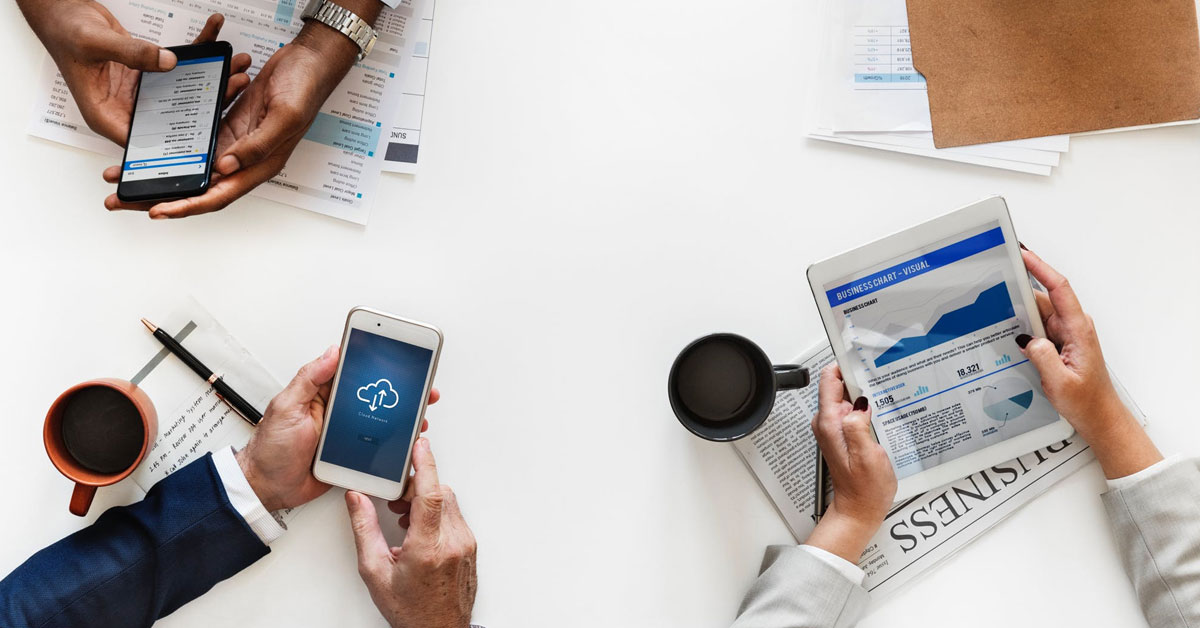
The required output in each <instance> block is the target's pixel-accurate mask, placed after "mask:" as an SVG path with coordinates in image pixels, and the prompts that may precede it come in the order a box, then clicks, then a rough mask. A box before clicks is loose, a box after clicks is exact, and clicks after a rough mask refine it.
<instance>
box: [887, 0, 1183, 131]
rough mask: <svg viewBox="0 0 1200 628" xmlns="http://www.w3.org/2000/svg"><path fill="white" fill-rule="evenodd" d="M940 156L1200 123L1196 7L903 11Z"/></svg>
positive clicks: (1029, 4)
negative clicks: (947, 151) (955, 149)
mask: <svg viewBox="0 0 1200 628" xmlns="http://www.w3.org/2000/svg"><path fill="white" fill-rule="evenodd" d="M908 25H909V28H910V29H911V35H912V53H913V65H914V66H915V67H916V69H917V70H918V71H919V72H920V73H921V74H923V75H925V79H926V82H927V85H928V93H929V113H930V117H931V119H932V122H933V141H934V145H935V146H937V147H938V148H946V147H949V146H963V145H966V144H981V143H984V142H999V141H1002V140H1015V139H1021V138H1027V137H1041V136H1045V135H1059V134H1063V133H1076V132H1081V131H1094V130H1098V129H1112V128H1119V127H1127V126H1137V125H1142V124H1156V123H1161V122H1176V121H1180V120H1193V119H1196V118H1200V35H1198V34H1197V30H1196V4H1195V0H908Z"/></svg>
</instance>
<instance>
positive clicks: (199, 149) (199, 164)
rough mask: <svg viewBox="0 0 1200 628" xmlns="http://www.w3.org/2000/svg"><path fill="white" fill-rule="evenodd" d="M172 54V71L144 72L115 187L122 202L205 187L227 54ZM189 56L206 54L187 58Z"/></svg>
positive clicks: (215, 47)
mask: <svg viewBox="0 0 1200 628" xmlns="http://www.w3.org/2000/svg"><path fill="white" fill-rule="evenodd" d="M200 47H203V49H201V50H195V48H200ZM224 47H225V48H228V44H224ZM189 49H192V50H189ZM172 50H175V51H177V55H178V57H179V61H178V64H177V65H176V66H175V68H174V69H172V70H170V71H168V72H143V73H142V77H141V83H140V86H139V88H138V95H137V102H136V104H135V105H134V114H133V120H132V121H131V123H130V129H129V140H128V142H127V143H126V148H125V160H124V163H123V164H122V169H121V184H120V186H118V189H117V194H118V196H119V197H121V198H122V200H153V199H158V198H173V197H181V196H189V195H192V194H198V193H201V192H203V190H204V189H206V188H207V185H208V180H209V174H210V168H211V166H212V164H211V163H210V160H211V159H212V152H213V148H214V146H215V142H214V141H213V139H214V135H215V133H216V125H217V121H218V120H219V117H218V113H219V107H220V104H221V100H222V97H223V92H224V91H225V84H226V81H227V76H225V75H226V73H227V72H228V67H229V66H228V64H229V55H228V53H225V54H221V53H222V52H223V51H222V50H221V48H220V47H219V44H201V45H200V46H188V47H182V48H173V49H172ZM187 52H192V53H193V54H199V55H207V56H196V57H195V58H188V57H189V56H190V55H188V54H186V53H187Z"/></svg>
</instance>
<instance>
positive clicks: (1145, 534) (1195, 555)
mask: <svg viewBox="0 0 1200 628" xmlns="http://www.w3.org/2000/svg"><path fill="white" fill-rule="evenodd" d="M1103 500H1104V508H1105V510H1107V511H1108V518H1109V520H1110V521H1111V522H1112V527H1113V534H1114V535H1115V536H1116V538H1117V546H1118V547H1119V549H1120V552H1121V562H1122V564H1124V565H1125V573H1126V574H1128V575H1129V580H1130V582H1132V583H1133V588H1134V589H1135V590H1136V591H1137V596H1138V600H1139V601H1140V603H1141V605H1142V613H1143V614H1144V615H1145V616H1146V621H1147V622H1149V624H1150V625H1151V626H1153V627H1154V628H1162V627H1164V626H1169V627H1172V628H1174V627H1176V626H1178V627H1181V628H1183V627H1191V628H1195V627H1197V626H1200V468H1198V467H1197V461H1195V460H1182V461H1180V462H1177V463H1175V464H1172V465H1171V466H1169V467H1167V468H1165V469H1163V470H1162V471H1159V472H1158V473H1156V474H1154V475H1151V476H1150V477H1147V478H1145V479H1143V480H1141V481H1139V482H1137V483H1136V484H1134V485H1132V486H1128V487H1125V488H1121V489H1117V490H1113V491H1109V492H1107V493H1105V494H1104V495H1103Z"/></svg>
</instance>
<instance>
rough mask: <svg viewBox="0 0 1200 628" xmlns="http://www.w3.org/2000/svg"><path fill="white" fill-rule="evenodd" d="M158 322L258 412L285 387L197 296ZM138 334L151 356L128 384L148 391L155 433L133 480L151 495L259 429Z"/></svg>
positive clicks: (148, 338)
mask: <svg viewBox="0 0 1200 628" xmlns="http://www.w3.org/2000/svg"><path fill="white" fill-rule="evenodd" d="M155 323H156V324H158V325H161V326H162V328H163V329H164V330H168V332H169V333H171V334H172V335H173V336H174V338H175V339H176V340H178V341H179V342H180V344H182V345H183V346H184V347H186V348H187V350H188V351H191V352H192V354H193V355H195V356H196V357H197V358H199V360H200V361H201V362H203V363H204V364H205V365H206V366H208V367H209V368H210V369H212V370H213V372H214V373H218V374H221V375H223V376H224V377H225V381H226V382H227V383H228V384H229V385H230V386H231V387H233V389H234V390H236V391H237V392H238V394H240V395H242V397H243V398H244V399H246V401H248V402H249V403H250V404H251V405H252V406H254V407H255V408H256V409H258V411H259V412H262V411H264V410H266V407H267V404H268V403H269V402H270V401H271V398H272V397H274V396H275V395H276V394H277V393H278V392H279V391H280V390H282V389H283V387H282V386H281V385H280V384H279V382H277V381H275V378H274V377H272V376H271V374H270V373H268V372H267V370H266V369H265V368H263V366H262V364H260V363H259V362H258V361H257V360H255V359H254V356H252V355H250V353H249V352H248V351H246V349H245V348H244V347H242V345H241V344H239V343H238V341H237V340H236V339H235V338H234V337H233V336H232V335H230V334H229V332H228V331H226V330H225V328H224V327H222V326H221V324H220V323H218V322H217V321H216V320H215V319H213V317H212V315H210V314H209V313H208V312H207V311H206V310H205V309H204V308H203V307H202V306H201V305H200V304H199V303H197V302H196V301H195V300H194V299H189V300H188V302H187V303H185V304H183V306H182V307H180V308H179V309H178V310H176V311H175V312H173V313H171V314H170V315H169V316H167V317H166V318H165V319H163V320H161V321H158V320H156V321H155ZM138 327H139V328H141V325H138ZM140 331H142V332H143V333H142V334H140V337H141V338H142V340H141V343H142V344H144V345H145V347H146V355H147V358H148V359H146V360H144V361H142V362H140V363H138V364H137V365H136V366H135V367H134V368H136V369H137V370H136V372H135V373H134V374H133V375H132V376H131V377H130V381H132V382H133V383H134V384H136V385H138V386H140V387H141V388H142V390H144V391H146V394H147V395H149V396H150V400H151V402H153V403H154V408H155V410H156V411H157V412H158V435H157V436H156V437H155V439H154V444H153V445H151V448H150V451H149V452H147V453H146V458H145V459H144V460H143V461H142V463H141V464H140V465H139V466H138V468H137V469H136V470H135V471H134V472H133V474H132V476H131V477H132V478H133V481H134V482H135V483H136V484H137V485H138V486H139V487H141V488H142V490H150V487H151V486H154V484H155V483H157V482H158V481H159V480H162V479H163V478H165V477H167V476H168V475H170V474H171V473H173V472H174V471H176V470H178V469H180V468H182V467H184V466H186V465H187V464H188V463H189V462H191V461H192V460H194V459H196V458H197V457H200V456H203V455H204V454H206V453H208V452H211V451H216V450H217V449H218V448H220V447H230V446H233V447H235V448H239V449H240V448H241V447H243V446H244V445H245V444H246V442H247V441H248V440H250V436H251V435H252V434H253V433H254V429H255V428H254V427H252V426H251V425H250V424H249V423H247V422H246V421H245V420H244V419H242V418H241V417H240V416H238V414H237V413H236V412H234V411H233V409H232V408H230V407H229V405H228V404H226V403H225V402H224V401H221V399H219V398H218V397H217V394H216V391H215V390H213V387H212V386H211V385H210V384H209V383H208V382H206V381H204V380H202V379H200V376H198V375H196V373H194V372H193V371H192V370H191V369H189V368H188V367H187V366H185V365H184V364H183V362H182V361H180V360H179V358H177V357H175V356H174V355H173V354H171V353H170V352H169V351H167V350H166V348H164V347H163V346H162V344H160V343H159V342H158V341H157V340H155V339H154V337H153V336H151V335H150V334H149V333H145V330H144V329H141V330H140ZM293 510H294V509H293ZM290 514H291V511H288V512H287V513H285V518H286V517H287V516H288V515H290Z"/></svg>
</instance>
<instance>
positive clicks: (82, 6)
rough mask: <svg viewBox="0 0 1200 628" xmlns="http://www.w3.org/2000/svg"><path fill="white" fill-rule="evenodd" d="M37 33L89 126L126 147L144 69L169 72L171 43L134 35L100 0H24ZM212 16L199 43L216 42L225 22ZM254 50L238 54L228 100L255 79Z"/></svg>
mask: <svg viewBox="0 0 1200 628" xmlns="http://www.w3.org/2000/svg"><path fill="white" fill-rule="evenodd" d="M17 4H18V5H19V6H20V8H21V12H22V13H23V14H24V15H25V19H26V21H27V22H28V23H29V26H30V27H31V28H32V29H33V32H34V33H35V34H36V35H37V36H38V39H40V40H41V41H42V45H44V46H45V47H46V51H47V52H49V53H50V57H51V58H52V59H54V63H55V65H57V66H58V70H59V72H60V73H61V74H62V77H63V81H64V82H66V84H67V87H68V88H69V89H70V90H71V96H72V97H73V98H74V99H75V104H76V105H77V106H78V107H79V112H80V113H81V114H82V115H83V119H84V121H85V122H87V125H88V128H90V129H91V130H93V131H95V132H96V133H98V134H99V135H102V136H104V137H105V138H107V139H109V140H111V141H112V142H113V143H115V144H117V145H119V146H123V145H124V144H125V141H126V139H127V138H128V136H129V122H130V119H131V117H132V115H133V109H134V101H135V96H136V92H137V84H138V80H139V79H140V78H141V75H142V73H143V72H166V71H169V70H172V69H174V68H175V67H176V64H177V62H178V58H177V57H176V55H175V53H174V52H172V51H171V50H169V49H167V48H163V47H160V46H157V45H155V44H153V43H151V42H148V41H145V40H143V39H138V38H136V37H134V36H133V35H131V34H130V33H129V31H127V30H125V28H124V27H123V26H122V25H121V23H120V22H118V21H117V19H116V18H115V17H114V16H113V14H112V13H110V12H109V11H108V9H106V8H104V5H102V4H100V3H99V2H95V1H94V0H54V1H49V2H48V1H45V0H19V1H18V3H17ZM224 21H225V19H224V17H223V16H221V15H220V14H213V15H211V16H209V18H208V21H207V22H206V23H205V24H204V27H203V28H202V29H201V31H200V34H199V35H197V37H196V39H195V42H196V43H203V42H210V41H216V39H217V35H218V33H219V32H220V30H221V26H222V25H223V24H224ZM249 67H250V55H247V54H238V55H234V56H233V58H232V59H231V64H230V76H229V81H228V92H226V94H225V101H226V102H232V101H233V99H234V98H235V97H236V95H237V94H238V93H239V92H240V91H241V90H243V89H245V88H246V86H247V85H248V84H249V83H250V77H249V76H247V75H246V70H247V69H249Z"/></svg>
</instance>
